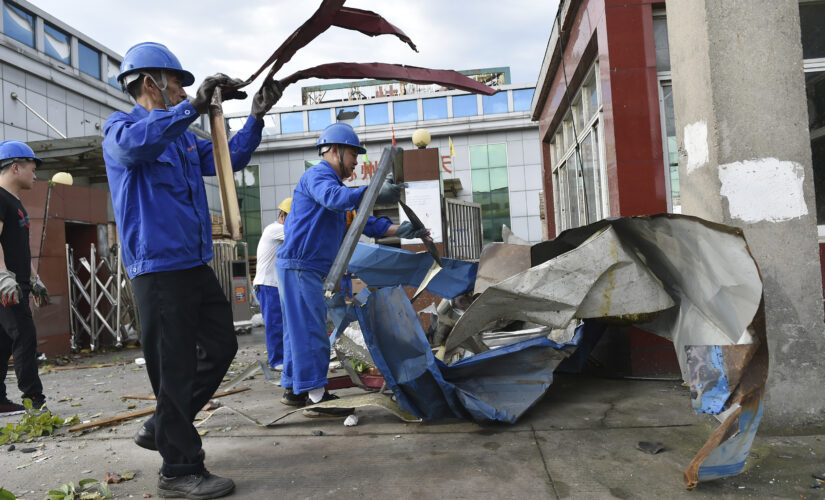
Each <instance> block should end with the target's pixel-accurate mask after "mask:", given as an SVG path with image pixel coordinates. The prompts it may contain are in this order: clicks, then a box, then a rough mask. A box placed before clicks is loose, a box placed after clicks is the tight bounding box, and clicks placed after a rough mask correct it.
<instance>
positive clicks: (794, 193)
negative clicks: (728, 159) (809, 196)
mask: <svg viewBox="0 0 825 500" xmlns="http://www.w3.org/2000/svg"><path fill="white" fill-rule="evenodd" d="M719 180H720V181H721V183H722V190H721V195H722V196H724V197H725V198H727V199H728V207H729V209H730V216H731V218H734V219H739V220H741V221H744V222H748V223H756V222H781V221H786V220H790V219H795V218H797V217H802V216H803V215H807V214H808V205H807V204H806V203H805V196H804V193H803V190H802V183H803V181H804V180H805V171H804V169H803V168H802V165H800V164H799V163H795V162H792V161H780V160H778V159H776V158H761V159H759V160H747V161H737V162H734V163H727V164H725V165H719Z"/></svg>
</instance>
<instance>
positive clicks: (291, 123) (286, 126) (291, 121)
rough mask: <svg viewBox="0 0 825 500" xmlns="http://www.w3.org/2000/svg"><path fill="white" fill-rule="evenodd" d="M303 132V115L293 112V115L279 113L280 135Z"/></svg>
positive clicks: (299, 112)
mask: <svg viewBox="0 0 825 500" xmlns="http://www.w3.org/2000/svg"><path fill="white" fill-rule="evenodd" d="M303 131H304V113H303V112H301V111H295V112H294V113H281V133H282V134H294V133H297V132H303Z"/></svg>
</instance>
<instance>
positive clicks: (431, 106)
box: [421, 97, 447, 120]
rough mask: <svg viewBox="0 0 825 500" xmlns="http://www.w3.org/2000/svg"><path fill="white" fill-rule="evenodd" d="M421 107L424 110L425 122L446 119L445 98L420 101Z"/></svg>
mask: <svg viewBox="0 0 825 500" xmlns="http://www.w3.org/2000/svg"><path fill="white" fill-rule="evenodd" d="M421 106H422V107H423V108H424V109H423V111H424V119H425V120H440V119H443V118H447V98H446V97H434V98H432V99H422V100H421Z"/></svg>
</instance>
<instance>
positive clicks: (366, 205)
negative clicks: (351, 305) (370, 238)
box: [324, 146, 404, 296]
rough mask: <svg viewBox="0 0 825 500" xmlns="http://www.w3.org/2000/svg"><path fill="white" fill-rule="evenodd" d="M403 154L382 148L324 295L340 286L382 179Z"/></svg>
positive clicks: (328, 294)
mask: <svg viewBox="0 0 825 500" xmlns="http://www.w3.org/2000/svg"><path fill="white" fill-rule="evenodd" d="M403 152H404V150H403V149H402V148H399V147H397V146H391V147H389V148H384V152H383V153H381V160H379V161H378V167H377V168H376V169H375V175H374V176H373V178H372V180H371V181H370V184H369V186H367V190H366V191H365V192H364V195H363V196H362V197H361V203H360V204H359V205H358V212H357V214H356V216H355V220H353V221H352V224H351V225H350V227H349V229H348V230H347V234H346V235H345V236H344V241H343V242H342V243H341V247H340V248H339V249H338V254H337V255H335V260H334V261H333V262H332V267H330V269H329V273H327V277H326V279H325V280H324V291H325V292H326V294H325V295H327V296H332V294H334V293H335V291H336V290H337V289H338V286H339V285H340V284H341V278H342V277H343V276H344V272H345V271H346V270H347V264H349V259H350V257H352V253H353V252H354V251H355V245H356V244H358V239H359V238H360V237H361V233H362V232H363V231H364V226H365V225H366V224H367V218H368V217H369V216H370V214H371V213H372V207H373V206H374V205H375V200H376V199H377V198H378V191H379V190H380V189H381V186H382V185H383V184H384V179H386V178H387V174H388V173H390V170H391V168H392V166H393V164H394V163H396V162H398V164H399V165H400V164H401V162H402V161H403V154H402V153H403Z"/></svg>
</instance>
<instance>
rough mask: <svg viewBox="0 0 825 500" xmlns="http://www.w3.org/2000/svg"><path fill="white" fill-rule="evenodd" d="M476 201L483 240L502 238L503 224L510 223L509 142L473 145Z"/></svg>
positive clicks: (471, 164)
mask: <svg viewBox="0 0 825 500" xmlns="http://www.w3.org/2000/svg"><path fill="white" fill-rule="evenodd" d="M470 168H471V172H472V179H473V202H475V203H479V204H480V205H481V221H482V229H483V238H484V243H485V244H487V243H490V242H493V241H501V226H502V224H507V225H508V226H509V225H510V191H509V184H508V178H507V145H506V144H487V145H482V146H470Z"/></svg>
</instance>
